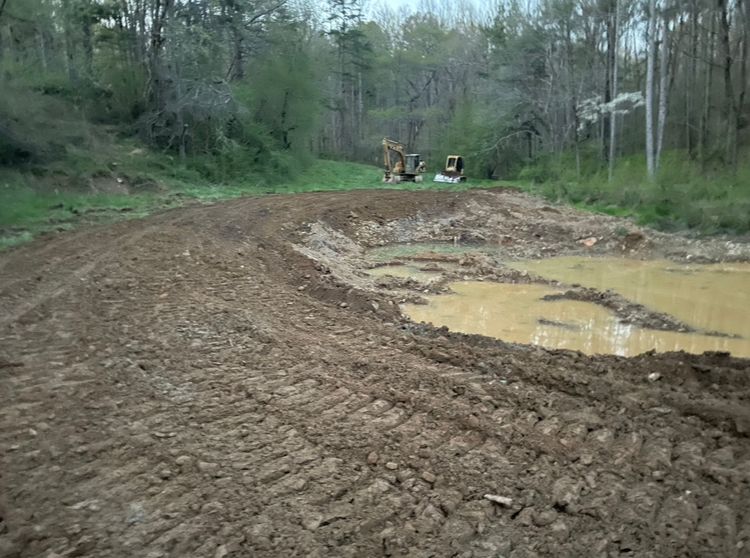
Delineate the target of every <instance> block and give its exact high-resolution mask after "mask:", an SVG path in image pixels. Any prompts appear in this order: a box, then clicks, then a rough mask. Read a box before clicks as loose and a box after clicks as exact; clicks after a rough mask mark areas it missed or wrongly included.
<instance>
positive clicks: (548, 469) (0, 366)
mask: <svg viewBox="0 0 750 558" xmlns="http://www.w3.org/2000/svg"><path fill="white" fill-rule="evenodd" d="M588 237H596V238H597V239H598V240H597V242H596V244H595V245H594V246H593V247H590V248H588V247H586V246H585V245H584V244H582V243H581V242H580V240H581V239H585V238H588ZM451 238H456V239H460V240H461V241H467V242H474V241H476V242H488V243H494V244H497V246H500V247H504V249H505V250H507V254H508V256H509V257H520V256H526V257H539V256H544V255H552V254H567V253H577V252H580V251H585V250H591V251H593V252H596V253H602V254H622V253H628V254H631V255H637V256H648V257H651V256H659V257H668V258H673V259H677V260H680V259H686V258H688V257H690V258H692V259H693V260H712V259H713V260H718V259H732V258H734V259H743V258H744V259H747V257H748V254H749V252H748V250H747V246H744V245H741V244H737V243H731V242H730V243H727V242H724V241H718V240H716V241H705V242H701V243H697V242H694V241H690V240H688V239H685V238H682V237H671V236H668V235H663V234H659V233H654V232H652V231H642V230H635V228H634V227H633V226H632V225H630V224H628V223H626V222H623V221H618V220H615V219H611V218H608V217H599V216H591V215H586V214H578V213H576V212H575V211H573V210H568V209H563V208H556V207H549V206H546V205H545V204H543V203H542V202H539V201H536V200H534V199H532V198H528V197H526V196H523V195H521V194H518V193H514V192H510V191H507V192H473V193H463V194H455V193H448V192H432V193H429V192H423V193H418V192H393V191H374V192H362V191H361V192H351V193H343V194H339V193H336V194H328V193H325V194H310V195H301V196H279V197H265V198H257V199H244V200H238V201H232V202H228V203H223V204H218V205H215V206H209V207H196V208H190V209H183V210H175V211H170V212H166V213H163V214H160V215H155V216H152V217H150V218H148V219H145V220H142V221H130V222H123V223H119V224H115V225H112V226H107V227H97V228H89V229H86V230H81V231H79V232H74V233H69V234H64V235H61V236H58V237H54V238H51V239H47V240H39V241H36V242H34V243H32V244H30V245H28V246H25V247H22V248H19V249H15V250H12V251H9V252H6V253H4V254H2V255H0V460H1V461H0V475H1V477H0V483H1V484H0V556H3V557H12V556H23V557H37V556H39V557H64V556H96V557H120V556H142V557H149V558H156V557H161V556H175V557H177V556H179V557H184V556H196V557H204V556H205V557H209V558H222V557H225V556H269V557H280V556H319V557H362V556H415V557H427V556H436V557H440V556H461V557H498V556H503V557H506V556H507V557H514V558H520V557H531V556H628V555H630V556H639V557H643V556H653V557H662V556H701V557H703V556H736V557H740V556H749V555H750V439H749V438H748V435H749V434H750V376H749V374H750V361H748V360H743V359H735V358H732V357H730V356H728V355H726V354H721V353H713V354H705V355H700V356H695V355H688V354H685V353H669V354H646V355H642V356H639V357H634V358H631V359H626V358H622V357H614V356H599V357H588V356H585V355H582V354H580V353H576V352H571V351H550V350H545V349H542V348H538V347H531V346H523V345H511V344H506V343H503V342H501V341H495V340H491V339H488V338H483V337H478V336H466V335H461V334H456V333H449V332H447V331H445V330H440V329H436V328H432V327H429V326H425V325H417V324H411V323H409V322H408V321H406V320H405V319H404V318H402V317H401V316H400V314H399V310H398V302H399V301H400V300H406V299H410V297H412V298H413V297H417V296H418V294H419V293H418V292H417V291H416V290H415V287H414V285H410V284H409V282H408V281H406V282H403V283H399V284H394V283H393V282H391V283H388V282H386V283H382V282H380V283H378V282H377V281H375V280H374V279H372V278H371V277H369V276H367V275H365V274H364V273H363V269H365V268H366V267H367V265H369V264H368V263H367V256H366V254H367V251H366V249H367V248H369V247H372V246H377V245H381V244H384V243H391V242H399V241H405V240H449V239H451ZM470 263H471V264H472V265H469V266H468V267H467V269H469V271H468V272H471V273H480V272H481V273H485V272H487V270H484V271H482V266H483V265H484V264H483V262H482V261H480V260H477V261H475V262H470ZM516 279H518V280H522V278H521V277H517V278H516ZM653 373H657V375H658V376H659V377H660V379H658V380H657V381H651V380H653V379H654V378H655V376H654V375H653ZM649 374H652V376H651V380H649ZM488 494H489V495H495V496H500V497H502V498H500V499H499V500H500V501H499V502H498V501H491V500H490V499H487V498H485V495H488ZM505 498H507V499H508V500H505Z"/></svg>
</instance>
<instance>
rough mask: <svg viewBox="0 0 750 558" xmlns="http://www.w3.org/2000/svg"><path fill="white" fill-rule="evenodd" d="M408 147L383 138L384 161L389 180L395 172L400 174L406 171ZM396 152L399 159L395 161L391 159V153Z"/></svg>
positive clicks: (386, 176) (386, 179)
mask: <svg viewBox="0 0 750 558" xmlns="http://www.w3.org/2000/svg"><path fill="white" fill-rule="evenodd" d="M405 151H406V148H405V147H404V145H403V144H401V143H399V142H397V141H394V140H390V139H388V138H383V163H384V165H385V178H384V180H385V181H386V182H387V181H388V180H390V178H391V176H392V175H393V174H400V173H402V172H404V168H405V166H406V154H405ZM392 154H395V155H396V157H397V158H398V160H397V161H396V162H395V163H394V162H393V161H392V159H391V155H392Z"/></svg>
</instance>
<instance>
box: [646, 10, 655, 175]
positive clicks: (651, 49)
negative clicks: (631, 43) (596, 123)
mask: <svg viewBox="0 0 750 558" xmlns="http://www.w3.org/2000/svg"><path fill="white" fill-rule="evenodd" d="M647 41H648V55H647V61H646V168H647V170H648V177H649V178H650V179H652V180H653V179H654V177H655V176H656V167H655V165H654V62H655V58H656V0H649V15H648V31H647Z"/></svg>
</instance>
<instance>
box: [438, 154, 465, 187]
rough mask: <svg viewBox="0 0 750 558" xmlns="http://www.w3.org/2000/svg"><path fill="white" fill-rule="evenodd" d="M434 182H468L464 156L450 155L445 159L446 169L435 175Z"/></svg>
mask: <svg viewBox="0 0 750 558" xmlns="http://www.w3.org/2000/svg"><path fill="white" fill-rule="evenodd" d="M433 180H434V182H445V183H447V184H457V183H459V182H466V177H465V176H464V158H463V157H461V155H448V157H447V158H446V159H445V169H443V170H442V171H441V172H439V173H437V174H436V175H435V178H434V179H433Z"/></svg>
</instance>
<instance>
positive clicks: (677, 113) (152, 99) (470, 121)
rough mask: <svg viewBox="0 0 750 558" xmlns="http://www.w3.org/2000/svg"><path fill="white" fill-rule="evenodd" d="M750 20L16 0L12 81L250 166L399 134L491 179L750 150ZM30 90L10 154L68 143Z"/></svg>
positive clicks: (719, 157)
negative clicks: (35, 117) (43, 129)
mask: <svg viewBox="0 0 750 558" xmlns="http://www.w3.org/2000/svg"><path fill="white" fill-rule="evenodd" d="M749 33H750V0H639V1H633V0H538V1H535V2H529V1H521V0H505V1H499V2H497V3H496V4H494V5H493V6H491V7H482V8H479V7H477V5H475V4H472V3H471V2H448V1H447V0H444V1H441V0H425V1H423V2H422V4H421V5H420V7H419V9H417V10H415V11H409V10H401V11H397V10H394V9H392V8H388V7H387V6H386V5H380V6H373V5H370V6H368V7H367V10H365V6H364V5H363V3H362V1H361V0H325V1H324V0H319V1H309V0H307V1H306V0H298V1H292V0H0V70H1V71H2V75H1V77H0V79H1V80H2V81H1V82H0V86H2V88H3V92H4V93H3V95H15V96H17V97H20V98H23V97H24V96H26V95H28V96H34V95H36V96H56V97H58V98H63V99H66V101H67V102H70V103H71V104H72V106H75V107H76V108H77V110H80V111H81V114H82V117H83V118H85V119H86V120H87V121H89V122H93V123H97V124H102V125H106V126H111V127H113V128H114V129H116V130H118V132H119V133H121V134H130V135H137V136H138V137H140V138H141V139H142V140H143V141H144V142H147V143H148V144H150V145H151V146H153V148H155V149H157V150H162V151H165V152H168V153H171V154H173V155H174V156H175V157H179V158H181V159H182V160H184V161H190V160H192V159H198V158H203V159H204V160H205V159H206V158H211V160H214V161H218V162H219V164H220V165H222V166H223V167H226V168H228V169H237V171H238V172H245V171H249V170H251V169H252V168H254V167H257V166H270V167H272V168H273V169H275V170H276V171H278V172H285V171H287V170H289V168H290V167H292V166H294V164H295V161H298V160H302V159H305V158H306V157H307V158H309V157H311V156H316V157H317V156H324V157H336V158H344V159H350V160H358V161H364V162H373V163H375V162H377V160H378V157H379V152H378V149H379V145H380V144H379V140H380V139H382V137H384V136H390V137H393V138H395V139H398V140H400V141H402V142H403V143H405V144H407V145H408V147H409V149H411V150H413V151H418V152H421V153H422V154H423V155H424V156H426V157H427V159H428V161H429V162H430V163H431V166H432V167H433V168H435V167H439V166H440V164H441V161H440V159H441V158H442V157H444V156H445V155H446V154H448V153H460V154H462V155H464V156H465V157H466V159H467V163H468V170H469V171H470V172H471V173H472V174H474V175H477V176H483V177H492V176H497V177H504V178H506V177H513V176H517V175H518V174H519V173H521V172H523V169H524V168H527V167H529V166H530V165H532V166H533V167H534V168H535V169H536V170H535V171H534V172H536V173H541V174H542V175H543V173H544V168H545V166H544V162H545V161H550V160H555V159H561V158H567V159H568V160H570V161H571V164H572V165H574V166H575V168H576V172H577V173H578V174H581V173H585V172H587V171H588V170H590V169H591V168H595V169H605V170H606V169H609V174H610V176H611V174H612V172H613V170H614V168H615V167H616V165H617V162H618V160H620V159H621V158H623V157H630V156H634V155H641V154H642V155H643V156H644V158H645V160H646V161H647V172H648V174H649V175H651V176H654V175H656V173H657V172H658V171H659V168H660V162H661V160H662V154H663V153H664V152H665V151H666V150H671V151H675V150H676V151H679V152H680V153H681V154H682V156H683V157H684V159H685V160H686V161H687V160H692V161H694V162H696V163H697V164H699V165H701V166H702V167H703V168H705V169H711V168H714V167H717V166H721V167H725V168H729V169H735V168H737V166H738V164H739V163H740V161H741V155H742V149H743V148H744V147H745V146H746V145H747V143H748V139H749V138H748V135H749V134H748V117H749V116H750V112H749V110H748V99H747V86H748V64H749V62H748V54H749V50H750V43H749V40H750V37H749V36H748V34H749ZM29 98H30V97H29ZM18 106H19V104H18V103H15V104H13V103H10V104H9V103H5V104H4V103H3V101H2V100H0V151H2V152H1V153H0V162H1V163H3V164H6V165H10V164H21V163H23V162H25V161H29V160H34V159H40V158H44V157H45V156H46V155H48V152H49V149H48V147H49V146H45V144H44V142H38V144H35V143H34V142H31V141H29V139H28V137H27V136H28V134H25V133H24V120H25V119H26V118H30V115H27V114H23V113H22V111H20V110H19V109H18ZM20 106H22V104H21V105H20ZM538 178H540V179H543V178H544V177H543V176H539V177H538Z"/></svg>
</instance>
